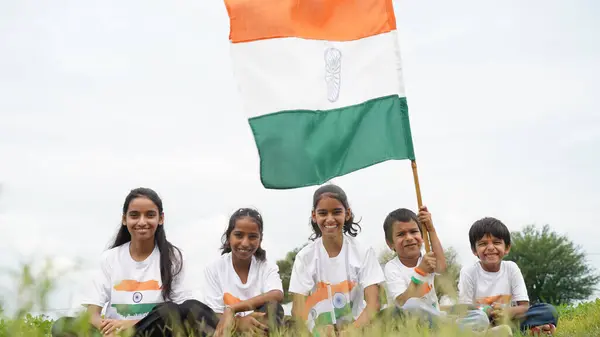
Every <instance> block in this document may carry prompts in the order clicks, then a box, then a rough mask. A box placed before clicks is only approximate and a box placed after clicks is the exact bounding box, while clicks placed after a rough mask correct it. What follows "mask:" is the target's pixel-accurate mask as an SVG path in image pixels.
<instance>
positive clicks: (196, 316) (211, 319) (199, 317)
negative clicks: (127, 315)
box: [52, 300, 218, 337]
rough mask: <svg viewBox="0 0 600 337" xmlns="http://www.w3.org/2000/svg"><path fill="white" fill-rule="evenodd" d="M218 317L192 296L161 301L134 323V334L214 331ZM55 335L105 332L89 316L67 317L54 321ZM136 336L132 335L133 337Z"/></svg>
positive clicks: (175, 336)
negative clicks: (186, 299)
mask: <svg viewBox="0 0 600 337" xmlns="http://www.w3.org/2000/svg"><path fill="white" fill-rule="evenodd" d="M217 323H218V318H217V319H216V320H215V315H214V312H213V311H212V310H210V308H209V307H208V306H206V305H205V304H203V303H201V302H198V301H195V300H189V301H185V302H183V303H182V304H181V305H177V304H175V303H173V302H165V303H161V304H158V305H157V306H156V307H154V309H152V311H150V312H149V313H148V315H146V317H144V318H143V319H141V320H140V321H139V322H137V323H136V324H135V325H134V326H133V331H134V333H133V336H134V337H179V336H188V335H192V334H193V336H195V337H202V336H208V335H212V332H213V331H214V328H215V327H216V326H217ZM52 336H53V337H79V336H93V337H96V336H98V337H100V336H102V333H101V332H100V331H99V330H98V329H96V327H94V326H92V325H90V324H89V323H88V321H87V319H86V318H85V317H77V318H75V317H63V318H60V319H59V320H57V321H56V322H54V324H53V325H52ZM133 336H132V337H133Z"/></svg>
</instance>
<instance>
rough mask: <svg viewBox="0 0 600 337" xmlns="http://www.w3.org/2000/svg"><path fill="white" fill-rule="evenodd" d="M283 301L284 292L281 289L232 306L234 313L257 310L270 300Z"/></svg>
mask: <svg viewBox="0 0 600 337" xmlns="http://www.w3.org/2000/svg"><path fill="white" fill-rule="evenodd" d="M281 301H283V292H281V291H279V290H271V291H269V292H266V293H264V294H261V295H258V296H255V297H252V298H250V299H247V300H245V301H242V302H240V303H237V304H234V305H232V306H231V307H230V308H231V310H233V312H234V313H236V314H237V313H238V312H244V311H250V310H255V309H256V308H260V307H261V306H263V305H265V304H267V303H270V302H277V303H279V302H281Z"/></svg>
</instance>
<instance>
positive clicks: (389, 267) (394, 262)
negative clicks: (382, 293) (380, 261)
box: [383, 256, 404, 273]
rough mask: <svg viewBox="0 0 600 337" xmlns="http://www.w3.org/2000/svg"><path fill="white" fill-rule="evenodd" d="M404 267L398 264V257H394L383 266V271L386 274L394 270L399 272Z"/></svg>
mask: <svg viewBox="0 0 600 337" xmlns="http://www.w3.org/2000/svg"><path fill="white" fill-rule="evenodd" d="M402 267H404V265H403V264H402V262H400V259H399V258H398V256H395V257H394V258H393V259H391V260H389V261H388V262H386V263H385V265H384V266H383V270H384V271H385V272H386V273H387V272H390V271H394V270H401V269H402Z"/></svg>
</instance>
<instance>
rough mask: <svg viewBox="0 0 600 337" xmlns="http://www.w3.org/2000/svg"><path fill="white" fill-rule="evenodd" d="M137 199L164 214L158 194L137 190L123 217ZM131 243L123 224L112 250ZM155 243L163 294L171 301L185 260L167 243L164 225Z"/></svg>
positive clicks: (125, 207)
mask: <svg viewBox="0 0 600 337" xmlns="http://www.w3.org/2000/svg"><path fill="white" fill-rule="evenodd" d="M135 198H148V199H150V200H151V201H152V202H153V203H154V204H155V205H156V207H157V208H158V213H159V214H161V215H162V214H163V204H162V200H161V199H160V197H159V196H158V194H157V193H156V192H155V191H153V190H152V189H149V188H144V187H140V188H136V189H133V190H131V191H130V192H129V194H128V195H127V197H126V198H125V202H124V203H123V216H125V215H126V214H127V210H128V209H129V204H130V203H131V201H132V200H133V199H135ZM130 241H131V233H129V230H128V229H127V226H124V225H123V224H121V226H120V229H119V231H118V232H117V235H116V237H115V241H114V243H113V244H112V246H111V247H110V248H115V247H118V246H121V245H123V244H125V243H127V242H130ZM154 242H155V243H156V245H157V246H158V250H159V251H160V278H161V281H162V290H161V294H162V297H163V298H164V299H165V300H169V299H171V292H172V285H173V279H174V278H175V276H177V275H178V274H179V273H180V272H181V269H182V268H183V259H182V255H181V251H180V250H179V248H177V247H175V246H174V245H172V244H171V243H170V242H169V241H167V236H166V234H165V229H164V224H163V225H160V226H158V227H157V228H156V232H155V233H154Z"/></svg>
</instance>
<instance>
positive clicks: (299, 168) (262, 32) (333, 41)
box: [225, 0, 415, 189]
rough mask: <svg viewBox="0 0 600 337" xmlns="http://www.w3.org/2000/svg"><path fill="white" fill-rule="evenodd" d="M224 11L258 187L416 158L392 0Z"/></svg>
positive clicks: (272, 2)
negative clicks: (257, 171) (254, 152)
mask: <svg viewBox="0 0 600 337" xmlns="http://www.w3.org/2000/svg"><path fill="white" fill-rule="evenodd" d="M225 4H226V7H227V11H228V13H229V19H230V36H229V39H230V41H231V55H232V63H233V70H234V74H235V77H236V79H237V83H238V88H239V91H240V94H241V98H242V102H243V105H244V109H245V111H246V113H247V115H248V121H249V124H250V127H251V129H252V132H253V134H254V140H255V142H256V146H257V148H258V152H259V156H260V176H261V181H262V184H263V185H264V186H265V187H267V188H272V189H287V188H296V187H303V186H311V185H319V184H322V183H324V182H326V181H328V180H330V179H332V178H334V177H337V176H341V175H345V174H348V173H350V172H353V171H356V170H360V169H362V168H365V167H367V166H371V165H374V164H377V163H381V162H384V161H387V160H392V159H395V160H399V159H411V160H414V157H415V156H414V150H413V143H412V136H411V131H410V123H409V118H408V107H407V103H406V97H405V94H404V85H403V82H402V67H401V62H400V50H399V46H398V33H397V31H396V19H395V16H394V9H393V5H392V0H225Z"/></svg>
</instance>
